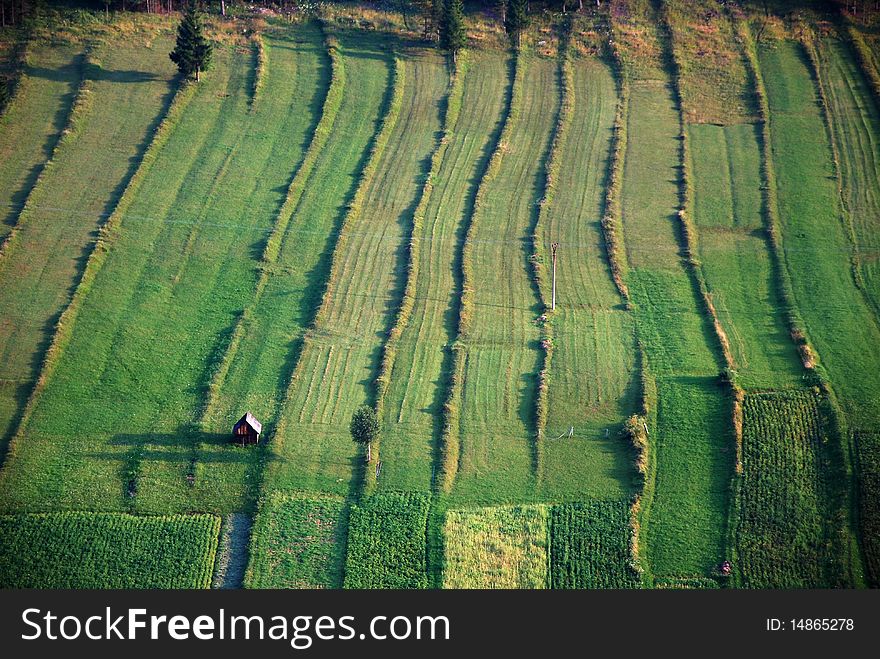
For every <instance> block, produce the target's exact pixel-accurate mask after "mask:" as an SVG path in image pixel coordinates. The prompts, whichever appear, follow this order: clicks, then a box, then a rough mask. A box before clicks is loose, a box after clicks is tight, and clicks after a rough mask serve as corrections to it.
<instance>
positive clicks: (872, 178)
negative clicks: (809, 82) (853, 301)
mask: <svg viewBox="0 0 880 659" xmlns="http://www.w3.org/2000/svg"><path fill="white" fill-rule="evenodd" d="M815 45H816V46H817V47H816V48H815V49H814V50H813V51H812V52H813V53H814V54H815V55H816V59H817V62H816V63H817V64H818V74H819V76H820V79H821V80H822V83H823V84H822V91H823V92H824V97H825V101H826V103H827V107H828V111H829V112H828V117H829V119H830V126H831V130H832V131H833V133H832V134H833V136H834V139H835V142H836V146H837V149H836V155H837V159H838V162H837V167H838V170H839V174H840V184H841V195H842V196H841V198H842V201H843V206H844V210H845V211H846V215H847V219H848V220H849V222H850V224H851V227H852V233H853V236H852V237H853V242H854V246H853V248H854V249H853V259H854V263H853V265H854V274H855V277H856V282H857V283H858V284H859V285H860V286H861V287H862V289H863V290H864V291H865V294H866V296H867V298H868V300H869V301H870V302H871V304H872V305H873V307H874V310H875V312H876V313H877V314H878V318H880V242H878V238H877V235H878V231H880V108H878V105H877V102H876V100H875V96H874V95H873V93H872V91H871V88H870V83H869V82H868V80H867V79H866V78H865V76H864V74H863V73H862V70H861V69H860V68H859V66H858V64H857V63H856V60H855V55H854V53H853V52H852V51H851V50H850V48H849V46H848V44H847V43H846V42H842V41H838V40H836V39H825V40H822V41H820V42H818V43H817V44H815Z"/></svg>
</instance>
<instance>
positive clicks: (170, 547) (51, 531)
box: [0, 512, 220, 589]
mask: <svg viewBox="0 0 880 659" xmlns="http://www.w3.org/2000/svg"><path fill="white" fill-rule="evenodd" d="M219 534H220V518H219V517H214V516H212V515H166V516H161V517H136V516H132V515H127V514H120V513H86V512H62V513H46V514H17V515H0V587H2V588H65V589H68V588H74V589H87V588H209V587H210V585H211V572H212V570H213V567H214V557H215V554H216V552H217V540H218V537H219Z"/></svg>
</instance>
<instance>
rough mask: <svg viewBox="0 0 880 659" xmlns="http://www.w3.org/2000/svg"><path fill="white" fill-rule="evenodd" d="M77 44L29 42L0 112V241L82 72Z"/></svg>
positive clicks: (47, 154) (50, 146) (58, 130)
mask: <svg viewBox="0 0 880 659" xmlns="http://www.w3.org/2000/svg"><path fill="white" fill-rule="evenodd" d="M82 57H83V56H82V52H81V46H77V45H73V44H62V45H59V44H51V45H50V44H44V43H41V42H37V43H33V44H30V45H29V46H28V47H27V49H26V51H25V62H24V67H23V70H22V74H21V77H20V78H19V82H18V84H17V85H16V91H15V93H14V95H13V96H12V98H11V99H10V101H9V103H8V104H7V106H6V109H5V110H4V111H3V115H2V116H0V218H2V220H0V243H2V242H3V241H4V240H5V238H6V236H7V235H8V234H9V232H10V231H11V230H12V227H13V226H15V224H16V221H17V219H18V214H19V213H20V212H21V209H22V206H23V205H24V203H25V200H26V199H27V196H28V194H29V193H30V191H31V189H32V188H33V187H34V184H35V183H36V181H37V179H38V177H39V176H40V172H41V171H43V168H44V166H45V164H46V162H47V161H48V160H49V159H50V158H51V156H52V152H53V151H54V149H55V145H56V144H57V143H58V140H59V138H60V137H61V134H62V131H63V129H64V126H65V124H66V123H67V119H68V115H69V113H70V108H71V105H72V103H73V97H74V92H75V90H76V88H77V85H78V84H79V83H80V80H81V79H82V74H83V65H84V61H83V59H82Z"/></svg>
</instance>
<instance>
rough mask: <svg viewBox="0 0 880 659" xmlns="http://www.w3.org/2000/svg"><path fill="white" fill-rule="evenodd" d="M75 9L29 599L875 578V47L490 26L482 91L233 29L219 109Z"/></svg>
mask: <svg viewBox="0 0 880 659" xmlns="http://www.w3.org/2000/svg"><path fill="white" fill-rule="evenodd" d="M43 4H45V6H43ZM43 4H41V6H40V10H39V11H38V12H37V13H36V14H35V15H34V19H33V20H32V21H29V23H28V26H27V29H18V28H7V27H0V77H2V78H9V77H12V78H15V77H16V76H17V75H18V73H20V81H19V84H18V85H17V87H16V91H15V94H14V96H13V97H12V100H11V103H10V104H9V105H8V106H7V107H6V108H5V109H4V110H3V111H2V114H0V214H2V218H3V219H2V221H0V453H2V454H3V456H2V457H0V567H2V570H0V572H2V574H3V575H4V577H3V579H0V587H9V586H21V585H24V586H42V587H171V588H179V587H193V588H195V587H198V588H203V587H210V586H213V587H238V586H242V585H243V586H245V587H249V588H358V589H360V588H406V589H412V588H420V589H421V588H441V587H442V588H565V589H590V588H640V587H646V588H650V587H655V588H680V589H690V588H714V587H722V588H724V587H733V588H737V587H745V588H813V587H850V586H857V587H858V586H863V585H875V586H876V585H877V584H878V583H880V505H878V503H877V501H878V500H880V499H878V497H880V440H878V437H880V434H878V432H880V279H878V277H880V265H878V264H880V258H878V255H880V250H878V246H877V234H878V229H880V225H878V222H880V219H878V218H880V96H878V94H880V88H878V87H877V80H878V78H877V70H876V66H877V61H876V53H875V52H873V50H872V45H871V44H876V34H875V32H874V31H872V30H874V28H873V27H872V25H873V24H870V25H869V24H867V23H864V22H863V19H858V18H855V17H851V16H849V15H848V14H846V13H845V12H844V14H838V13H836V12H837V6H836V5H831V4H827V3H824V4H823V3H808V5H809V6H805V5H803V4H802V3H794V2H782V1H780V2H768V3H765V4H761V3H721V2H719V1H718V0H695V1H694V2H686V1H685V0H663V1H661V0H615V2H613V3H598V4H597V5H596V6H594V4H595V3H584V6H583V7H580V6H570V7H567V9H568V10H569V11H566V12H565V13H563V12H561V11H558V10H557V8H556V7H555V6H552V7H550V6H548V7H544V6H543V5H542V6H540V7H538V6H537V5H536V6H532V7H530V8H529V13H530V16H531V19H532V23H531V26H530V27H529V28H528V29H527V30H526V32H525V33H524V34H523V38H522V44H521V47H512V46H511V44H510V43H509V42H508V41H507V40H506V38H505V36H504V31H503V26H502V25H501V24H500V23H499V20H498V15H497V14H498V12H497V11H496V9H494V8H493V9H492V10H491V11H489V10H487V9H484V8H482V7H478V6H476V5H469V6H468V11H467V14H466V18H465V22H466V27H467V32H468V38H469V40H468V45H467V47H466V48H465V49H464V50H463V51H461V52H460V53H459V54H458V56H457V57H456V58H455V60H453V59H452V58H450V57H447V54H446V53H444V52H443V51H442V50H441V49H440V48H439V47H438V46H437V43H436V42H434V41H433V40H431V39H426V38H425V35H424V34H423V26H422V22H421V19H419V20H414V14H413V15H410V16H408V17H405V16H403V15H402V13H401V11H400V10H399V9H392V8H387V7H385V6H380V5H374V4H370V5H369V7H366V6H364V7H362V6H360V5H358V4H355V3H344V4H338V3H333V4H329V5H323V4H322V5H318V6H316V7H311V6H309V7H306V6H300V5H298V6H297V8H296V11H295V12H293V13H291V14H289V15H287V14H286V15H284V16H283V17H282V16H280V15H276V14H274V13H272V12H261V13H260V14H259V15H257V14H256V12H248V15H247V16H244V15H238V14H236V12H230V14H231V15H230V16H227V17H226V18H222V17H220V16H219V15H218V14H217V13H215V12H216V11H217V10H215V9H214V8H207V11H208V12H209V13H208V14H207V15H206V17H205V19H204V20H205V21H206V31H207V34H208V36H209V38H210V39H211V40H212V42H213V44H214V53H213V61H212V63H211V66H210V67H209V68H208V69H207V70H204V71H202V72H201V79H200V81H198V82H197V81H191V82H186V81H184V80H183V79H182V78H181V77H179V76H178V75H176V69H175V67H174V65H173V64H172V62H171V61H170V60H169V58H168V53H169V51H170V50H171V48H172V47H173V44H174V39H175V33H174V26H175V25H176V23H177V21H178V16H177V15H176V14H173V13H172V14H171V15H164V14H163V15H162V16H154V15H146V14H145V13H144V12H141V11H132V12H129V11H116V12H115V13H114V12H111V11H110V10H109V9H108V11H107V12H100V13H98V12H91V11H89V10H85V9H71V8H67V7H60V6H56V5H55V4H54V3H52V2H51V0H50V1H49V2H47V3H43ZM111 9H112V8H111ZM236 11H237V10H236ZM19 38H22V39H25V40H26V48H25V49H24V50H23V51H22V52H24V53H25V54H26V57H25V58H24V59H23V60H22V66H21V67H20V69H17V68H16V67H17V62H18V60H17V59H16V57H17V56H15V53H17V52H18V50H16V49H15V48H17V46H16V47H14V43H15V42H16V40H17V39H19ZM23 43H24V42H23ZM553 244H556V245H558V252H557V257H558V258H557V262H556V269H555V275H556V298H555V303H556V306H555V309H551V304H552V302H551V299H552V289H553V287H552V281H553V279H552V277H553V272H554V271H553V269H552V262H551V245H553ZM362 405H368V406H370V407H372V408H373V409H374V410H375V411H376V412H377V414H378V418H379V421H380V426H381V428H380V433H379V436H378V438H377V439H376V441H374V442H373V444H372V445H371V455H372V459H371V460H370V461H368V460H367V459H366V457H367V456H366V452H365V451H364V450H363V448H362V447H359V446H357V445H356V444H355V443H354V442H352V438H351V433H350V428H349V424H350V420H351V417H352V413H353V412H354V411H355V410H356V409H358V408H359V407H360V406H362ZM247 411H250V412H251V413H253V414H254V415H255V416H256V417H257V418H258V419H259V420H260V421H261V422H262V433H261V436H260V443H259V445H258V446H242V445H239V444H234V443H232V442H231V441H230V429H231V427H232V425H233V424H234V423H235V422H236V421H237V420H238V419H239V418H240V417H241V416H242V415H243V414H244V413H245V412H247ZM7 447H8V450H7ZM221 519H222V522H221ZM23 557H28V559H29V562H27V563H25V559H24V558H23ZM725 560H729V561H730V562H731V564H732V575H731V576H730V578H724V576H723V575H722V572H721V571H720V566H721V564H722V562H723V561H725ZM242 580H243V581H242Z"/></svg>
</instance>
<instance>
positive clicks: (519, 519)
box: [443, 505, 550, 589]
mask: <svg viewBox="0 0 880 659" xmlns="http://www.w3.org/2000/svg"><path fill="white" fill-rule="evenodd" d="M549 514H550V511H549V509H548V507H547V506H543V505H534V506H515V507H513V506H511V507H507V506H505V507H499V508H477V509H472V510H450V511H449V512H448V513H447V514H446V522H445V525H444V529H443V530H444V535H445V538H446V555H445V562H444V566H443V588H526V589H530V588H546V587H547V586H548V566H549V563H550V561H549V556H548V554H549V547H548V545H549V541H548V517H549Z"/></svg>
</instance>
